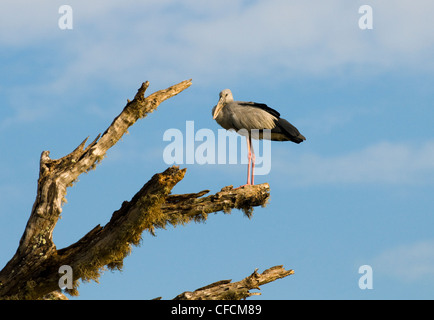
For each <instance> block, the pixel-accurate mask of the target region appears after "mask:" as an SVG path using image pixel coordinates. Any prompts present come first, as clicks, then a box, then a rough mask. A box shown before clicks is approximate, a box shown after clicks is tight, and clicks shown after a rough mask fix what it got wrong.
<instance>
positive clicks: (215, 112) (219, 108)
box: [212, 99, 224, 120]
mask: <svg viewBox="0 0 434 320" xmlns="http://www.w3.org/2000/svg"><path fill="white" fill-rule="evenodd" d="M223 106H224V104H223V101H222V99H220V100H219V102H218V103H217V107H216V108H215V110H214V115H213V117H212V118H213V119H214V120H215V118H217V116H218V114H219V113H220V111H221V110H222V109H223Z"/></svg>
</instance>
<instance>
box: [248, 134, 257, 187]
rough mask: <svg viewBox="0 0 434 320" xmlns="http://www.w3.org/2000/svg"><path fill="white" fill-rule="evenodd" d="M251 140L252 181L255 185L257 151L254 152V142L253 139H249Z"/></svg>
mask: <svg viewBox="0 0 434 320" xmlns="http://www.w3.org/2000/svg"><path fill="white" fill-rule="evenodd" d="M249 140H250V149H251V151H252V155H251V158H252V179H251V181H252V185H254V184H255V182H254V181H255V160H256V156H255V151H254V150H253V145H252V140H251V138H250V137H249Z"/></svg>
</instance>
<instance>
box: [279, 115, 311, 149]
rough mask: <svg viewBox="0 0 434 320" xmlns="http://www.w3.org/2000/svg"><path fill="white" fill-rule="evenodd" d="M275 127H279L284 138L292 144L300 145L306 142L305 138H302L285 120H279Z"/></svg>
mask: <svg viewBox="0 0 434 320" xmlns="http://www.w3.org/2000/svg"><path fill="white" fill-rule="evenodd" d="M277 126H278V127H279V129H280V130H281V132H282V133H283V134H284V135H285V137H286V138H288V140H290V141H292V142H295V143H301V142H303V141H304V140H306V138H305V136H303V135H302V134H301V133H300V131H298V129H297V128H296V127H294V126H293V125H292V124H290V123H289V122H288V121H286V120H285V119H282V118H280V119H279V120H278V121H277Z"/></svg>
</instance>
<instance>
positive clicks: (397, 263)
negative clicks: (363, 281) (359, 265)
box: [372, 240, 434, 281]
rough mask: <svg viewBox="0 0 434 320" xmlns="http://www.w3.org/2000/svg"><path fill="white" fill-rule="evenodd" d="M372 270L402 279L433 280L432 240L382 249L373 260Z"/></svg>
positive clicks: (433, 255) (433, 244)
mask: <svg viewBox="0 0 434 320" xmlns="http://www.w3.org/2000/svg"><path fill="white" fill-rule="evenodd" d="M372 267H373V268H374V272H377V271H378V272H380V273H381V274H387V275H389V276H393V277H397V278H399V279H401V280H403V281H414V280H424V281H427V280H431V281H432V280H434V240H427V241H422V242H417V243H413V244H408V245H402V246H398V247H395V248H391V249H389V250H386V251H384V252H383V253H381V254H380V255H378V256H377V257H376V258H375V259H374V260H373V264H372Z"/></svg>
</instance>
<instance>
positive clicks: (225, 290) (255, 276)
mask: <svg viewBox="0 0 434 320" xmlns="http://www.w3.org/2000/svg"><path fill="white" fill-rule="evenodd" d="M292 274H294V270H285V269H284V268H283V266H275V267H272V268H269V269H267V270H265V271H264V272H262V273H258V269H256V270H255V271H254V272H253V273H252V274H251V275H250V276H248V277H246V278H244V279H243V280H241V281H237V282H231V280H221V281H217V282H214V283H212V284H210V285H207V286H205V287H202V288H199V289H196V290H195V291H193V292H191V291H186V292H183V293H181V294H179V295H177V296H176V297H175V298H174V299H173V300H241V299H245V298H248V297H250V296H253V295H260V294H261V293H259V292H250V290H253V289H258V290H260V288H259V287H260V286H262V285H264V284H267V283H269V282H272V281H275V280H277V279H282V278H285V277H287V276H289V275H292Z"/></svg>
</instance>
